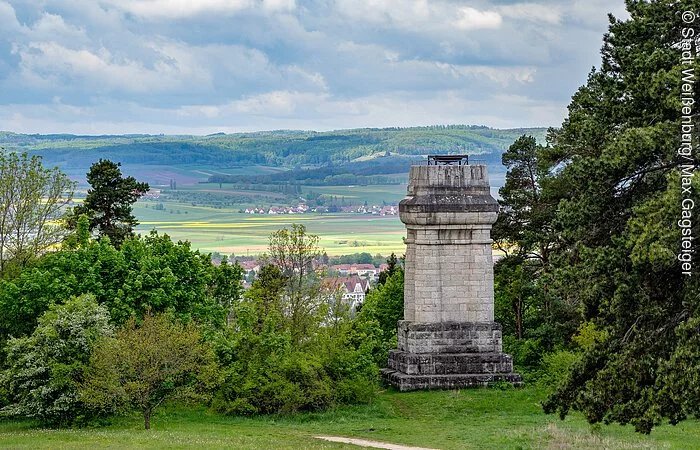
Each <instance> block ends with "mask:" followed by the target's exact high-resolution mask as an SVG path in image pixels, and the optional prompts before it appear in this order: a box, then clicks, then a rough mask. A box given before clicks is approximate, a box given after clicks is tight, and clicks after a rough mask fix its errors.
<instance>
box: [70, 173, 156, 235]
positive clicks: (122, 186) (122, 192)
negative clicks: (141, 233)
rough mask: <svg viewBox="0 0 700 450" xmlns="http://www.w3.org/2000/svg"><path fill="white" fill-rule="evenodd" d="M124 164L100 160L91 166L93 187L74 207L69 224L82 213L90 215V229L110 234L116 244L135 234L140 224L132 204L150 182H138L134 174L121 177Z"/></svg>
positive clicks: (146, 189)
mask: <svg viewBox="0 0 700 450" xmlns="http://www.w3.org/2000/svg"><path fill="white" fill-rule="evenodd" d="M119 166H121V163H114V162H112V161H109V160H102V159H100V160H99V161H98V162H96V163H94V164H93V165H92V166H90V171H89V172H88V174H87V181H88V183H90V186H91V187H92V188H91V189H89V190H88V193H87V196H86V197H85V200H84V201H83V203H82V205H79V206H76V207H75V208H74V209H73V218H72V219H71V220H70V221H69V224H71V225H75V222H77V219H78V218H79V217H80V215H82V214H87V215H88V217H89V218H90V231H93V230H95V229H96V230H97V232H98V233H99V236H107V237H109V239H110V240H111V241H112V243H113V244H114V245H116V246H117V247H118V246H119V245H121V243H122V242H123V241H124V240H125V239H126V238H128V237H130V236H132V235H133V228H134V226H136V225H138V222H137V221H136V217H134V215H133V214H132V213H131V205H132V204H134V203H135V202H136V200H138V199H139V197H141V196H142V195H143V194H145V193H146V192H148V189H149V187H148V183H139V182H137V181H136V179H135V178H134V177H126V178H123V177H122V172H121V170H120V169H119Z"/></svg>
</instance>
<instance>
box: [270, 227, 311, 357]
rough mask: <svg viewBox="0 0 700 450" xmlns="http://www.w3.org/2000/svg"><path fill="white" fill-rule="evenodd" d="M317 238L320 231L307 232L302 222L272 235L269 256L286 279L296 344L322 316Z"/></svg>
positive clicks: (286, 300) (287, 305)
mask: <svg viewBox="0 0 700 450" xmlns="http://www.w3.org/2000/svg"><path fill="white" fill-rule="evenodd" d="M318 242H319V237H318V236H317V235H314V234H307V233H306V227H305V226H304V225H299V224H292V227H291V228H290V229H287V228H281V229H279V230H277V231H275V232H274V233H272V234H271V235H270V244H269V258H270V262H271V263H272V264H274V265H275V266H277V267H278V268H279V269H280V271H281V273H282V275H283V276H284V277H285V279H286V281H285V284H284V293H283V298H284V305H283V308H284V310H285V311H286V312H285V317H286V318H287V319H288V320H287V326H288V329H289V330H290V332H291V333H292V340H293V343H294V345H295V346H296V347H300V346H301V345H302V344H303V341H304V337H305V336H307V335H308V334H309V330H310V329H311V328H312V327H314V326H315V325H316V322H317V320H319V308H320V306H321V303H322V290H321V278H320V276H319V275H320V274H319V273H318V271H317V269H316V268H315V267H314V264H315V262H316V260H318V259H319V258H320V257H321V254H322V251H321V249H320V248H319V246H318Z"/></svg>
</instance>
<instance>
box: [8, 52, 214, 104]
mask: <svg viewBox="0 0 700 450" xmlns="http://www.w3.org/2000/svg"><path fill="white" fill-rule="evenodd" d="M151 46H152V47H153V49H154V50H156V51H157V52H158V53H160V54H161V55H162V58H160V59H158V60H156V61H154V62H153V64H152V67H147V66H146V65H144V64H143V63H141V62H139V61H135V60H132V59H129V58H117V57H115V56H114V55H113V54H112V53H111V52H110V51H109V50H107V49H106V48H104V47H102V48H100V49H99V50H97V51H94V52H93V51H90V50H86V49H79V50H76V49H71V48H67V47H64V46H62V45H60V44H58V43H56V42H32V43H29V44H28V45H24V46H17V47H16V48H15V50H14V52H15V53H16V54H18V55H19V57H20V58H21V63H20V67H21V69H22V72H23V75H24V76H26V77H28V78H27V79H28V80H37V79H41V80H47V81H51V82H57V80H58V79H60V78H61V77H67V78H72V79H77V80H81V81H83V82H86V83H87V84H88V85H89V89H91V90H95V91H97V92H100V91H104V90H108V91H109V90H114V89H117V90H125V91H129V92H139V93H145V92H153V91H162V90H168V89H172V88H173V87H179V86H183V85H185V83H186V82H199V83H207V82H208V81H209V75H208V73H207V72H206V70H204V69H202V68H200V67H197V66H193V65H191V63H192V60H191V59H189V58H187V57H186V56H187V55H186V54H184V53H182V52H178V51H177V48H176V47H173V46H158V45H156V44H151ZM77 80H76V81H77Z"/></svg>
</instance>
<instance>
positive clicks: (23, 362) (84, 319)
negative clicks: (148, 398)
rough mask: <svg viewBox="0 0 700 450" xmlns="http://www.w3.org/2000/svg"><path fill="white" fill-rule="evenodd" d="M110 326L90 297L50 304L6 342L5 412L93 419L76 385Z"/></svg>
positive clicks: (61, 420)
mask: <svg viewBox="0 0 700 450" xmlns="http://www.w3.org/2000/svg"><path fill="white" fill-rule="evenodd" d="M112 330H113V329H112V325H111V324H110V323H109V312H108V311H107V309H106V308H105V307H104V306H100V305H98V304H97V301H96V300H95V298H94V297H93V296H91V295H81V296H79V297H74V298H71V299H70V300H68V301H67V302H66V303H65V304H63V305H54V306H51V307H50V309H49V310H48V311H46V312H45V313H44V314H43V315H42V316H41V317H40V318H39V323H38V326H37V328H36V329H35V330H34V332H33V333H32V334H31V335H30V336H27V337H23V338H14V339H10V340H9V342H8V343H7V347H6V352H7V358H6V367H7V368H6V369H5V370H4V371H3V372H2V375H1V376H0V381H1V384H2V385H4V386H7V392H8V397H9V401H10V405H9V406H7V407H5V408H4V409H3V413H5V414H9V415H12V416H25V417H34V418H37V419H39V420H40V421H41V422H42V423H45V424H48V425H54V426H56V425H70V424H73V423H75V422H85V421H88V420H91V414H92V410H91V409H90V408H89V407H87V406H86V405H85V404H84V403H83V402H82V401H81V400H80V398H79V396H78V389H79V386H80V383H81V382H82V381H83V379H84V375H85V370H86V368H87V365H88V362H89V360H90V355H91V354H92V352H93V351H94V350H95V348H96V345H97V342H99V340H100V339H102V338H104V337H107V336H110V335H111V334H112Z"/></svg>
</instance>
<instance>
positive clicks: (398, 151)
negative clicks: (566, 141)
mask: <svg viewBox="0 0 700 450" xmlns="http://www.w3.org/2000/svg"><path fill="white" fill-rule="evenodd" d="M522 134H530V135H533V136H535V137H536V138H537V139H538V140H539V141H543V140H544V137H545V134H546V129H545V128H522V129H509V130H499V129H493V128H488V127H483V126H469V125H435V126H427V127H413V128H361V129H352V130H337V131H328V132H315V131H295V130H279V131H261V132H254V133H235V134H224V133H216V134H212V135H208V136H186V135H184V136H169V135H114V136H113V135H105V136H76V135H68V134H49V135H38V134H32V135H28V134H17V133H11V132H0V146H2V147H5V148H6V149H8V150H14V151H28V152H30V153H31V154H37V155H41V156H42V157H43V158H44V160H45V163H46V164H47V165H57V166H59V167H60V168H62V169H63V170H64V171H66V172H67V173H68V174H69V175H71V176H72V177H73V178H74V179H77V180H81V181H82V180H84V174H85V172H86V171H87V168H88V167H89V166H90V164H92V163H93V162H94V161H97V160H98V159H100V158H106V159H111V160H114V161H120V162H121V163H122V164H123V165H124V168H125V172H127V173H130V174H133V175H134V176H140V177H141V179H143V180H145V181H148V182H150V183H151V184H167V183H168V181H169V179H173V180H176V181H177V182H178V183H181V184H191V183H195V182H198V181H213V182H221V181H224V182H225V181H227V180H226V179H225V178H224V179H223V180H222V179H221V177H226V176H231V177H234V180H233V181H236V182H241V181H245V182H256V180H253V179H250V177H253V176H258V175H266V176H267V177H268V178H263V179H259V180H258V182H263V183H267V182H269V181H270V179H271V178H270V177H272V181H276V180H275V177H274V176H273V175H272V174H274V172H275V171H280V170H292V171H294V173H295V175H286V176H285V177H282V178H279V179H278V182H286V181H299V180H300V179H301V180H302V181H303V180H307V179H308V180H312V181H310V182H309V183H310V184H323V183H324V181H323V180H330V181H333V180H336V181H338V182H341V181H343V180H345V179H347V177H346V178H343V177H342V175H344V174H351V175H358V176H375V175H382V176H383V177H384V178H373V179H372V180H374V181H376V180H380V181H381V180H384V181H387V182H390V181H391V179H390V178H387V177H386V176H385V175H387V174H391V173H399V174H400V173H401V172H405V171H406V170H405V169H404V168H405V167H406V166H407V165H408V160H409V159H411V158H417V157H419V156H420V155H426V154H430V153H468V154H470V155H473V159H474V160H481V161H483V162H485V163H487V164H489V165H490V166H493V168H494V169H496V170H495V171H496V172H498V171H499V170H498V167H497V166H500V157H501V154H502V153H503V151H504V150H505V149H507V148H508V146H509V145H510V144H511V143H512V142H513V141H514V140H515V139H517V138H518V137H519V136H521V135H522ZM402 161H403V162H402ZM492 170H493V169H492ZM271 172H272V174H271ZM217 176H218V177H219V178H218V179H217ZM329 176H330V177H331V178H326V177H329ZM300 177H302V178H300ZM303 177H306V178H303ZM332 177H335V178H332ZM313 180H315V181H313Z"/></svg>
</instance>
